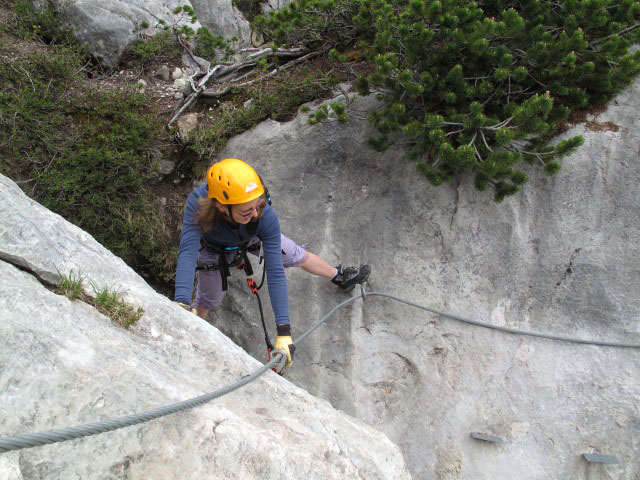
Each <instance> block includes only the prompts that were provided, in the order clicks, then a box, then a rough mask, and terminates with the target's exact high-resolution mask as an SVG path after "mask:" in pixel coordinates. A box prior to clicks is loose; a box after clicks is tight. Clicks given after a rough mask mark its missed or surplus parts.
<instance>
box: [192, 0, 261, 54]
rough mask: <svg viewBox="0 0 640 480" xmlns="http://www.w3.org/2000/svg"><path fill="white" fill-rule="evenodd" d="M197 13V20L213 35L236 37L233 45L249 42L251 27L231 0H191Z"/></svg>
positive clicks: (243, 45) (228, 37)
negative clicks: (236, 39)
mask: <svg viewBox="0 0 640 480" xmlns="http://www.w3.org/2000/svg"><path fill="white" fill-rule="evenodd" d="M191 4H192V5H193V8H194V9H195V11H196V12H197V14H198V20H200V23H202V25H204V26H206V27H207V28H209V30H211V32H212V33H214V34H215V35H221V36H222V38H224V39H225V40H229V39H231V38H233V37H237V38H238V41H237V42H234V43H233V44H232V46H233V47H236V48H237V47H246V46H248V45H250V44H251V27H250V26H249V22H248V21H247V20H246V19H245V18H244V17H243V15H242V12H240V10H238V9H237V8H236V7H234V6H233V4H232V2H231V0H215V1H212V0H191Z"/></svg>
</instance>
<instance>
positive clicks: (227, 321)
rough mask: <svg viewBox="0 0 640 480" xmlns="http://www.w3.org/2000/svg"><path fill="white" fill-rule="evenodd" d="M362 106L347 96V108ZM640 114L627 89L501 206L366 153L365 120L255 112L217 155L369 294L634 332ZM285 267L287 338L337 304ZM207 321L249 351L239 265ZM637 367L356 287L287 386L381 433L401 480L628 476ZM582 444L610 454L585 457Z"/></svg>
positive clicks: (250, 313) (331, 293)
mask: <svg viewBox="0 0 640 480" xmlns="http://www.w3.org/2000/svg"><path fill="white" fill-rule="evenodd" d="M374 104H375V101H374V100H373V99H371V98H362V99H360V100H359V101H357V102H356V104H355V109H356V110H357V111H358V112H359V113H360V115H358V117H359V118H362V117H363V118H366V116H367V111H368V110H370V109H371V108H372V107H373V106H374ZM316 106H317V104H312V105H311V107H312V108H315V107H316ZM639 111H640V82H636V83H635V84H634V85H633V86H631V87H629V88H627V89H625V90H624V91H623V92H621V93H620V95H619V96H618V97H617V98H615V99H614V100H613V101H611V102H610V104H609V105H608V108H607V109H606V111H603V112H602V113H599V114H597V115H590V116H589V117H588V120H589V122H587V123H586V124H579V125H576V126H574V127H573V128H571V129H570V130H569V131H567V132H566V133H564V134H563V135H562V136H561V138H565V137H568V136H573V135H577V134H580V135H583V136H584V138H585V144H584V145H583V146H582V147H580V149H579V150H578V151H577V152H576V153H574V154H572V155H570V156H568V157H566V158H565V159H563V160H562V164H563V169H562V170H561V171H560V172H559V173H558V174H557V175H556V176H554V177H547V176H545V175H544V174H543V173H542V172H541V170H540V169H538V168H528V169H527V173H528V174H529V176H530V182H529V183H528V184H527V185H525V187H524V189H523V191H522V192H521V193H518V194H517V195H516V196H514V197H510V198H508V199H506V200H505V201H504V202H503V203H500V204H497V203H494V201H493V199H492V194H491V192H479V191H477V190H476V189H475V188H474V186H473V181H472V180H473V179H472V178H469V177H465V178H461V179H459V180H457V181H454V182H451V183H449V184H446V185H443V186H441V187H437V188H436V187H433V186H431V185H430V184H429V183H428V182H427V181H426V179H425V178H424V177H423V176H421V175H420V174H419V173H418V172H417V170H416V169H415V167H414V165H413V164H412V163H411V162H410V161H407V160H406V159H405V158H406V157H405V155H406V152H405V151H403V150H402V148H401V147H398V146H396V147H394V148H392V149H390V150H388V151H387V152H384V153H377V152H375V151H373V150H371V149H369V148H368V147H367V146H366V145H365V144H364V139H365V138H366V137H367V136H371V135H375V133H376V132H375V131H374V130H373V128H372V127H371V126H370V125H368V124H367V122H366V120H358V118H355V117H354V118H352V119H351V120H350V121H349V123H348V124H347V125H344V126H343V125H340V124H338V123H337V122H331V121H328V122H325V123H322V124H319V125H316V126H314V127H310V126H309V125H308V124H307V121H306V120H307V118H306V117H307V115H306V114H300V115H298V117H296V118H295V119H294V120H292V121H290V122H288V123H278V122H276V121H274V120H267V121H265V122H263V123H262V124H260V125H258V126H257V127H255V128H254V129H252V130H251V131H250V132H246V133H243V134H242V135H239V136H237V137H235V138H233V139H232V140H231V141H230V142H229V143H228V145H227V146H226V148H225V149H224V150H223V151H222V152H221V153H220V154H219V155H218V157H217V158H218V159H222V158H226V157H236V158H241V159H245V160H247V161H249V162H250V163H252V164H253V165H254V166H255V167H256V169H257V171H258V172H259V173H260V174H261V175H262V178H263V179H264V180H265V182H266V184H267V186H268V187H269V190H270V192H271V196H272V198H273V206H274V208H275V209H276V211H277V212H278V214H279V218H280V223H281V228H282V231H283V233H284V234H285V235H287V236H289V237H291V238H292V239H294V240H295V241H297V242H298V243H299V244H304V243H308V245H309V246H308V249H309V251H311V252H314V253H317V254H319V255H321V256H322V257H324V258H326V259H327V260H328V261H329V262H330V263H332V264H334V265H336V264H338V263H342V264H343V265H358V264H360V263H368V264H370V265H371V267H372V274H371V277H370V280H369V283H368V289H370V290H372V291H379V292H385V293H389V294H393V295H397V296H400V297H403V298H406V299H409V300H411V301H414V302H417V303H419V304H423V305H428V306H431V307H434V308H437V309H441V310H444V311H448V312H452V313H455V314H458V315H462V316H465V317H469V318H471V319H476V320H484V321H490V322H492V323H494V324H496V325H502V326H507V327H513V328H518V329H522V330H529V331H536V332H543V333H554V334H560V335H567V336H572V337H579V338H587V339H588V338H592V339H598V340H602V339H610V340H611V341H626V342H635V343H640V323H639V320H638V319H639V318H640V304H639V303H638V302H637V299H638V298H640V275H639V272H640V246H639V243H638V242H637V238H639V236H640V193H639V190H638V188H637V185H638V184H639V183H640V162H638V153H639V152H640V137H639V136H638V135H637V119H638V112H639ZM561 138H558V140H560V139H561ZM287 277H288V279H289V298H290V310H291V318H292V324H293V337H294V341H295V338H296V336H297V335H300V334H301V333H302V332H304V331H306V329H307V328H309V327H310V326H311V325H312V324H314V323H315V322H316V321H317V320H318V319H319V318H320V317H321V316H323V315H324V314H326V313H327V312H328V311H329V310H330V309H331V308H332V307H333V306H334V305H336V304H337V303H338V302H340V301H342V300H344V299H345V298H346V297H345V294H344V293H342V292H340V291H337V290H336V288H335V287H334V286H333V285H332V284H331V283H330V282H329V281H327V280H324V279H321V278H318V277H312V276H310V275H309V274H307V273H306V272H303V271H302V270H301V269H295V268H293V269H290V270H288V272H287ZM354 294H358V290H355V291H354ZM263 297H266V295H264V296H263ZM264 308H265V311H266V312H267V322H270V321H271V320H270V318H272V317H271V315H272V313H271V311H270V307H269V306H268V304H267V305H265V306H264ZM247 318H249V319H251V320H250V322H249V326H250V327H251V328H250V329H249V328H246V327H243V328H241V329H239V328H238V327H237V325H238V322H240V321H245V322H246V319H247ZM209 321H211V322H212V323H213V324H214V325H216V326H217V327H219V328H220V329H221V330H222V331H224V332H225V333H227V334H228V335H230V336H231V337H232V338H234V339H235V341H236V342H238V343H239V344H240V345H243V346H244V347H245V348H246V349H247V350H248V351H250V352H251V353H252V354H253V355H254V356H255V357H256V358H259V359H264V356H265V353H264V344H263V341H262V338H261V333H260V323H259V315H258V310H257V306H256V303H255V301H254V300H253V299H252V298H251V295H250V293H248V291H247V288H246V284H245V282H244V280H243V278H242V275H241V274H240V273H236V274H235V276H234V277H233V279H232V280H231V282H230V290H229V294H228V295H227V297H226V298H225V300H224V302H223V304H222V306H221V308H220V309H218V310H216V311H212V312H210V314H209ZM639 360H640V350H638V349H635V350H634V349H625V348H610V347H596V346H587V345H576V344H570V343H564V342H558V341H550V340H544V339H536V338H531V337H524V336H518V335H512V334H505V333H500V332H497V331H493V330H487V329H484V328H479V327H474V326H470V325H467V324H463V323H459V322H455V321H453V320H449V319H446V318H442V317H439V316H435V315H433V314H429V313H427V312H424V311H421V310H418V309H415V308H412V307H409V306H406V305H402V304H399V303H397V302H394V301H391V300H388V299H383V298H379V297H367V298H366V299H364V300H358V301H356V302H354V303H352V304H351V305H350V306H348V307H346V308H344V309H342V310H340V311H339V312H337V313H336V314H334V317H333V320H332V323H331V324H330V325H327V326H323V327H321V328H320V329H318V330H317V331H316V332H315V333H314V335H313V336H312V337H310V338H308V339H307V340H306V341H305V342H304V343H303V344H300V345H299V346H298V349H297V351H296V365H295V366H294V368H293V371H292V372H291V373H290V377H289V378H290V379H291V380H292V381H293V382H294V383H296V384H297V385H299V386H301V387H303V388H304V389H306V390H308V391H310V392H312V393H313V394H315V395H318V396H321V397H323V398H325V399H327V400H329V401H330V402H331V404H332V405H334V406H335V407H337V408H339V409H341V410H343V411H345V412H347V413H349V414H351V415H354V416H356V417H357V418H359V419H362V420H364V421H366V422H367V423H369V424H371V425H372V426H374V427H376V428H379V429H380V430H382V431H383V432H385V433H386V434H387V435H388V436H389V438H390V439H391V440H392V441H394V442H396V443H397V444H398V445H399V446H400V448H401V450H402V452H403V454H404V456H405V460H406V461H407V464H408V466H409V469H410V471H411V473H412V475H413V477H414V478H420V479H422V478H425V479H426V478H441V479H442V478H447V479H449V478H456V479H476V480H477V479H487V480H488V479H493V480H495V479H511V478H522V479H539V478H553V479H561V478H572V479H584V480H586V479H590V478H611V479H614V478H638V477H640V464H639V463H638V462H637V452H638V451H639V450H640V435H638V432H640V414H639V411H638V407H637V405H638V404H639V403H640V382H638V378H640V361H639ZM471 432H481V433H486V434H489V435H494V436H497V437H500V438H502V439H503V440H504V441H503V443H500V444H496V443H490V442H482V441H480V440H476V439H473V438H472V437H471V436H470V433H471ZM592 452H593V453H605V454H611V455H615V456H616V457H617V458H618V459H619V461H620V463H618V464H616V465H597V464H589V463H587V462H586V460H585V459H584V458H583V457H582V454H583V453H592Z"/></svg>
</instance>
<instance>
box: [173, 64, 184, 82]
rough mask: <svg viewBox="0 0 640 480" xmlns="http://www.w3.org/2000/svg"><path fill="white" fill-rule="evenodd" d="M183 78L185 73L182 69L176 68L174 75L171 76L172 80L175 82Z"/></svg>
mask: <svg viewBox="0 0 640 480" xmlns="http://www.w3.org/2000/svg"><path fill="white" fill-rule="evenodd" d="M182 76H183V73H182V69H181V68H180V67H176V68H175V69H174V70H173V73H172V74H171V78H173V79H174V80H177V79H178V78H182Z"/></svg>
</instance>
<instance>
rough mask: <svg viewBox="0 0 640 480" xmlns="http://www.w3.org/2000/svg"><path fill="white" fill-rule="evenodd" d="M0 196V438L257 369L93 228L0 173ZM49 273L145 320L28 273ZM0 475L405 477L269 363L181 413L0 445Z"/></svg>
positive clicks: (184, 395) (355, 428)
mask: <svg viewBox="0 0 640 480" xmlns="http://www.w3.org/2000/svg"><path fill="white" fill-rule="evenodd" d="M0 191H1V192H2V195H0V219H1V220H0V258H1V259H2V260H0V292H1V293H0V365H2V368H1V369H0V436H2V437H5V436H11V435H18V434H23V433H30V432H39V431H43V430H49V429H52V428H62V427H66V426H73V425H78V424H84V423H88V422H93V421H98V420H103V419H108V418H114V417H119V416H123V415H127V414H131V413H136V412H141V411H145V410H149V409H151V408H156V407H159V406H162V405H166V404H169V403H175V402H177V401H180V400H185V399H188V398H192V397H195V396H198V395H201V394H203V393H205V392H210V391H214V390H217V389H219V388H221V387H222V386H224V385H228V384H231V383H233V382H235V381H236V380H238V379H239V378H241V377H242V376H244V375H247V374H249V373H251V372H253V371H255V370H256V369H257V367H258V366H259V364H258V362H256V361H255V360H254V359H252V358H251V357H249V356H248V355H247V354H246V353H245V352H244V351H242V349H240V348H239V347H237V346H236V345H235V344H233V343H232V342H231V341H230V340H229V339H228V338H227V337H225V336H224V335H222V334H221V333H220V332H219V331H218V330H217V329H216V328H214V327H212V326H211V325H209V324H207V323H206V322H204V321H202V320H200V319H198V318H197V317H196V316H195V315H193V314H191V313H188V312H186V311H185V310H183V309H182V308H180V307H178V306H177V305H175V304H174V303H173V302H171V301H169V300H168V299H166V298H165V297H163V296H161V295H158V294H156V293H155V292H154V291H153V290H152V289H151V288H150V287H149V286H148V285H146V283H145V282H144V281H143V280H142V279H141V278H140V277H139V276H138V275H137V274H135V273H134V272H133V271H132V270H130V269H129V268H128V267H127V266H126V265H125V264H124V263H123V262H122V260H120V259H119V258H117V257H115V256H113V255H112V254H111V253H109V252H108V251H107V250H106V249H104V248H103V247H102V246H101V245H99V244H98V243H97V242H96V241H95V240H94V239H93V238H92V237H91V236H89V235H88V234H87V233H85V232H83V231H81V230H80V229H78V228H76V227H75V226H73V225H71V224H69V223H68V222H66V221H65V220H63V219H62V218H61V217H59V216H58V215H55V214H53V213H51V212H49V211H47V210H46V209H44V208H43V207H41V206H40V205H38V204H37V203H35V202H33V201H32V200H30V199H28V198H27V197H26V196H25V195H24V194H23V193H22V192H21V190H20V189H19V188H18V187H17V186H16V185H15V184H14V183H13V182H11V181H10V180H8V179H7V178H6V177H3V176H0ZM16 265H17V266H20V267H22V269H19V268H17V267H16ZM23 269H28V271H25V270H23ZM57 270H60V271H61V272H69V271H70V270H73V271H74V272H76V273H78V272H80V273H81V274H82V275H83V276H84V277H85V285H86V286H87V288H88V289H89V285H91V284H95V285H97V286H98V287H102V286H109V287H110V288H112V289H119V290H121V291H122V292H125V298H126V299H127V300H128V301H129V302H131V303H132V304H134V305H135V306H141V307H143V308H144V309H145V313H144V316H143V317H142V318H141V319H140V320H139V321H138V323H136V324H135V325H134V326H133V327H132V328H131V329H129V330H125V329H124V328H122V327H120V326H118V325H115V324H114V323H113V322H112V321H111V320H110V319H109V318H107V317H105V316H104V315H102V314H100V313H98V312H97V311H96V310H95V309H94V308H93V307H91V306H89V305H88V304H85V303H82V302H77V301H70V300H68V299H67V298H66V297H64V296H61V295H57V294H55V293H53V292H52V291H50V290H48V289H47V288H45V287H44V286H43V285H42V284H41V283H40V282H39V281H38V280H37V279H36V276H34V275H33V274H32V273H30V272H36V273H37V275H38V276H39V277H40V278H42V279H44V280H46V281H49V282H55V281H56V278H57V272H56V271H57ZM0 478H2V479H11V480H14V479H19V480H28V479H36V478H37V479H60V478H83V479H105V478H131V479H143V478H144V479H148V478H154V479H177V478H190V479H202V478H246V479H253V478H256V479H257V478H282V479H300V478H311V479H326V478H331V479H343V478H367V479H369V478H374V479H391V478H394V479H395V478H401V479H408V478H410V477H409V474H408V473H407V470H406V467H405V465H404V462H403V459H402V455H401V454H400V452H399V450H398V447H396V446H395V445H393V444H392V443H391V442H390V441H389V440H388V439H387V438H386V437H385V436H384V435H383V434H381V433H380V432H378V431H376V430H374V429H373V428H371V427H369V426H367V425H366V424H364V423H363V422H361V421H358V420H356V419H354V418H351V417H349V416H347V415H346V414H344V413H342V412H339V411H336V410H334V409H333V408H332V407H331V406H330V405H329V404H328V403H327V402H326V401H324V400H320V399H317V398H314V397H312V396H311V395H310V394H308V393H307V392H305V391H304V390H302V389H300V388H297V387H295V386H294V385H292V384H291V383H290V382H289V381H287V380H286V379H284V378H282V377H279V376H277V375H275V374H273V373H272V372H268V374H266V375H263V376H262V377H260V379H258V380H257V381H255V382H253V383H251V384H249V385H247V386H246V387H244V388H242V389H240V390H237V391H235V392H233V393H231V394H229V395H228V396H225V397H222V398H220V399H217V400H214V401H213V402H210V403H208V404H206V405H203V406H200V407H197V408H195V409H192V410H188V411H185V412H181V413H177V414H173V415H170V416H168V417H164V418H162V419H157V420H154V421H151V422H149V423H145V424H142V425H137V426H133V427H128V428H125V429H121V430H118V431H115V432H110V433H105V434H101V435H98V436H94V437H90V438H85V439H79V440H73V441H68V442H64V443H59V444H55V445H48V446H44V447H37V448H31V449H27V450H22V451H19V452H10V453H5V454H0Z"/></svg>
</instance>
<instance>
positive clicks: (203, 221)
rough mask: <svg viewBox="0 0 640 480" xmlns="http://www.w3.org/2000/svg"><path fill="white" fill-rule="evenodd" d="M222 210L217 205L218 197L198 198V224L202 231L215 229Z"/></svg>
mask: <svg viewBox="0 0 640 480" xmlns="http://www.w3.org/2000/svg"><path fill="white" fill-rule="evenodd" d="M219 215H220V212H219V211H218V208H217V207H216V199H215V198H208V197H202V198H199V199H198V210H197V211H196V225H197V226H198V228H199V229H200V231H201V232H202V233H205V232H208V231H209V230H213V228H214V227H215V226H216V223H217V222H218V216H219Z"/></svg>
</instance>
